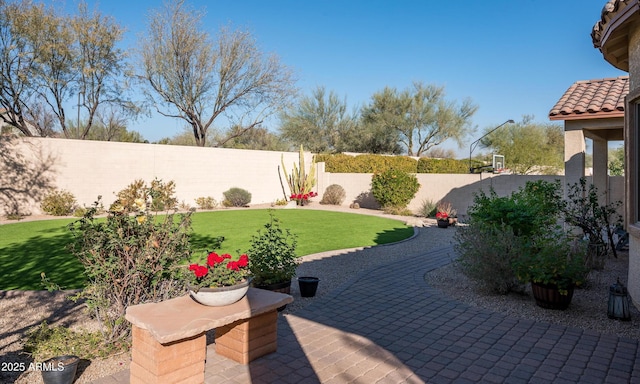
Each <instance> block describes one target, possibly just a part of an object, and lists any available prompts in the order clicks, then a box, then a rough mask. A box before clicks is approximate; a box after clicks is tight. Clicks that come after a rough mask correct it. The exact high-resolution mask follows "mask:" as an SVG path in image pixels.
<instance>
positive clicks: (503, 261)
mask: <svg viewBox="0 0 640 384" xmlns="http://www.w3.org/2000/svg"><path fill="white" fill-rule="evenodd" d="M454 239H455V249H456V251H457V252H458V254H459V257H458V260H457V262H456V263H457V266H458V267H459V268H460V270H461V271H462V273H464V274H465V275H466V276H468V277H469V278H470V279H472V280H474V281H476V282H478V283H479V284H480V285H481V286H482V287H483V288H484V289H486V290H488V291H490V292H493V293H498V294H507V293H509V292H513V291H515V292H521V291H523V289H524V286H523V284H522V283H521V282H520V281H519V280H518V278H517V276H516V273H515V271H514V270H513V263H514V262H515V260H516V259H517V258H518V257H519V256H520V254H521V252H522V250H523V248H524V246H525V244H524V241H523V238H522V237H518V236H515V235H514V233H513V231H512V230H511V228H508V227H507V226H506V225H504V224H503V225H501V226H486V225H473V224H472V225H470V226H468V227H463V228H461V229H460V230H458V231H457V232H456V234H455V238H454Z"/></svg>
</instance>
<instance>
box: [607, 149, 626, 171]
mask: <svg viewBox="0 0 640 384" xmlns="http://www.w3.org/2000/svg"><path fill="white" fill-rule="evenodd" d="M609 174H610V175H611V176H624V146H620V147H618V148H616V149H614V150H612V151H609Z"/></svg>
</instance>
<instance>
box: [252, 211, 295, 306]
mask: <svg viewBox="0 0 640 384" xmlns="http://www.w3.org/2000/svg"><path fill="white" fill-rule="evenodd" d="M250 244H251V245H250V247H249V250H247V254H248V255H249V258H250V259H251V263H250V264H249V269H250V270H251V274H252V276H253V283H252V284H253V286H254V287H256V288H261V289H269V290H272V291H277V292H283V293H287V294H289V293H290V292H291V279H292V278H293V276H295V274H296V268H297V266H298V259H297V257H296V247H297V237H296V235H294V234H292V233H291V232H290V230H289V229H282V228H281V227H280V221H279V220H278V218H277V217H275V216H274V213H273V210H271V209H270V210H269V222H267V223H266V224H265V225H264V228H263V230H258V234H257V235H254V236H252V238H251V240H250Z"/></svg>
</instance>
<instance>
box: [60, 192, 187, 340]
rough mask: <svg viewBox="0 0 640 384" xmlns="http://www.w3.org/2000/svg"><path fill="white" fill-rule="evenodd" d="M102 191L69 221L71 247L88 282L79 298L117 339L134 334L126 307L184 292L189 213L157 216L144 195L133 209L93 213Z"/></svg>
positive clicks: (106, 335) (107, 334)
mask: <svg viewBox="0 0 640 384" xmlns="http://www.w3.org/2000/svg"><path fill="white" fill-rule="evenodd" d="M99 206H100V197H98V201H97V202H96V203H94V205H93V206H92V207H91V208H89V209H88V211H87V213H86V214H85V216H84V217H83V218H82V219H80V220H77V221H75V222H73V223H71V224H70V225H69V229H70V230H71V233H72V236H73V241H72V243H71V245H70V249H71V252H72V253H73V254H74V255H75V256H76V257H77V258H78V260H79V261H80V263H81V264H82V265H83V266H84V271H85V272H84V274H85V276H86V278H87V284H86V288H85V289H83V290H82V291H81V292H80V293H79V294H78V296H77V297H76V298H78V299H85V300H86V304H87V306H88V308H89V309H90V310H91V311H93V312H94V314H95V315H96V318H98V319H100V320H101V321H102V323H103V329H102V333H103V339H104V341H105V342H107V343H118V342H121V341H123V340H125V339H126V338H128V336H129V334H130V325H129V322H128V321H126V320H125V319H124V315H125V310H126V309H127V307H129V306H131V305H136V304H140V303H145V302H157V301H161V300H165V299H168V298H171V297H175V296H178V295H181V294H183V293H184V292H185V287H184V283H182V282H181V281H183V280H182V279H181V276H179V273H180V271H181V269H180V268H178V266H179V265H180V264H181V263H183V262H184V261H186V260H188V258H189V255H190V244H189V236H190V232H191V213H190V212H188V213H186V214H179V215H177V214H167V215H163V216H154V215H153V214H152V213H151V212H150V210H149V208H148V205H147V204H146V203H145V201H144V200H142V199H137V200H136V201H135V202H134V203H133V204H130V205H129V207H128V209H129V210H130V211H131V213H130V214H129V213H127V214H125V213H122V212H118V211H111V212H109V214H108V216H107V218H106V220H102V219H101V220H98V219H96V218H95V217H94V215H95V213H96V212H97V210H98V207H99Z"/></svg>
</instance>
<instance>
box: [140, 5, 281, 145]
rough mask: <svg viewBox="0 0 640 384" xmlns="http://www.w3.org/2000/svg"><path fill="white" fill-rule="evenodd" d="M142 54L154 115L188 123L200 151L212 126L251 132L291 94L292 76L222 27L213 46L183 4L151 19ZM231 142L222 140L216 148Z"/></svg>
mask: <svg viewBox="0 0 640 384" xmlns="http://www.w3.org/2000/svg"><path fill="white" fill-rule="evenodd" d="M140 53H141V60H142V72H141V73H140V78H141V79H142V80H143V82H144V84H146V85H147V87H146V95H147V98H148V100H149V101H150V102H151V103H152V104H153V105H154V107H155V108H156V110H157V111H158V113H160V114H162V115H164V116H168V117H173V118H178V119H182V120H184V121H185V122H187V124H188V125H189V127H190V128H191V130H192V132H193V135H194V138H195V141H196V144H197V145H199V146H202V147H204V146H205V145H206V140H207V131H208V130H209V128H211V126H212V124H213V122H214V121H220V120H226V121H227V122H229V126H235V125H237V126H239V127H242V130H243V131H245V132H246V131H249V130H250V129H252V128H255V127H259V126H260V124H261V123H262V122H263V120H264V119H265V118H266V117H267V116H269V115H271V114H272V113H275V111H277V110H278V109H279V108H280V107H282V106H283V105H286V104H287V103H288V100H289V98H290V97H291V95H292V94H293V79H292V75H291V73H290V71H289V70H288V69H287V68H286V67H285V66H284V65H282V64H281V63H280V61H279V60H278V59H277V58H276V57H275V56H265V55H264V54H263V53H262V52H260V51H259V50H258V47H257V44H256V42H255V40H254V39H253V37H252V36H251V35H250V34H249V33H248V32H243V31H230V30H228V29H226V28H222V29H221V30H220V32H219V33H218V36H217V39H216V41H213V40H212V38H211V36H210V35H209V33H208V32H206V31H205V30H204V29H203V24H202V12H199V11H197V10H194V9H191V8H190V7H188V6H187V5H185V2H184V1H183V0H172V1H169V2H167V3H166V4H165V6H164V7H163V8H161V9H159V10H157V11H155V12H154V13H153V14H152V15H151V17H150V20H149V25H148V30H147V34H146V37H145V38H143V39H142V41H141V45H140ZM231 139H232V137H222V138H221V139H220V140H219V141H218V142H216V143H215V146H222V145H224V144H225V142H226V141H228V140H231Z"/></svg>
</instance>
